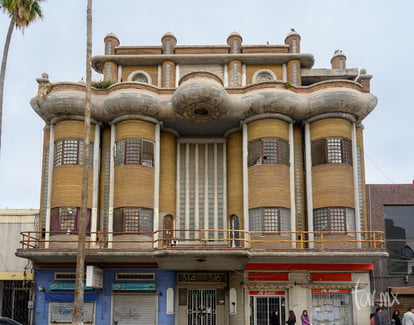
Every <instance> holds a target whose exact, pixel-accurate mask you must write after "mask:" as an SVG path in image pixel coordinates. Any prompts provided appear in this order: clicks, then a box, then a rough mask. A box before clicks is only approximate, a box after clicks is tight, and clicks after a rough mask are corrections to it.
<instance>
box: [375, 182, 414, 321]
mask: <svg viewBox="0 0 414 325" xmlns="http://www.w3.org/2000/svg"><path fill="white" fill-rule="evenodd" d="M367 200H368V209H369V212H370V213H369V222H370V224H371V229H373V230H381V231H384V232H385V240H386V248H387V250H388V252H389V257H388V258H387V259H383V260H379V261H377V262H375V268H374V272H373V281H372V284H373V285H372V286H373V292H374V293H375V294H374V295H373V296H374V298H375V303H376V304H377V305H380V306H383V307H384V308H385V309H386V310H387V311H388V313H389V315H392V312H393V311H394V310H398V311H400V313H401V314H402V313H404V312H405V311H407V310H408V308H409V307H411V306H414V276H413V275H414V268H413V267H414V228H413V227H412V224H413V222H414V184H368V185H367Z"/></svg>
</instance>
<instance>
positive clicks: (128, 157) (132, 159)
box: [115, 138, 155, 167]
mask: <svg viewBox="0 0 414 325" xmlns="http://www.w3.org/2000/svg"><path fill="white" fill-rule="evenodd" d="M154 146H155V144H154V142H152V141H148V140H145V139H141V138H127V139H122V140H119V141H117V142H116V143H115V166H123V165H142V166H146V167H154V149H155V148H154Z"/></svg>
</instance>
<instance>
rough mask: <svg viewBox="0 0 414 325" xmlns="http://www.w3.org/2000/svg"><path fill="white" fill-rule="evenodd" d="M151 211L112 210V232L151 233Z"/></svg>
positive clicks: (138, 209) (135, 209) (142, 209)
mask: <svg viewBox="0 0 414 325" xmlns="http://www.w3.org/2000/svg"><path fill="white" fill-rule="evenodd" d="M153 219H154V218H153V210H152V209H145V208H117V209H114V225H113V227H114V232H130V233H137V232H141V233H151V232H152V231H153Z"/></svg>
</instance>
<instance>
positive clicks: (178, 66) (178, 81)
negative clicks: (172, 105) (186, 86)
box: [175, 64, 180, 88]
mask: <svg viewBox="0 0 414 325" xmlns="http://www.w3.org/2000/svg"><path fill="white" fill-rule="evenodd" d="M179 84H180V65H179V64H176V65H175V88H177V87H178V85H179Z"/></svg>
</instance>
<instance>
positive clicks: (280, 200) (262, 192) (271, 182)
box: [249, 164, 290, 209]
mask: <svg viewBox="0 0 414 325" xmlns="http://www.w3.org/2000/svg"><path fill="white" fill-rule="evenodd" d="M266 206H277V207H284V208H290V185H289V167H288V166H285V165H278V164H268V165H256V166H251V167H249V209H252V208H257V207H266Z"/></svg>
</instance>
